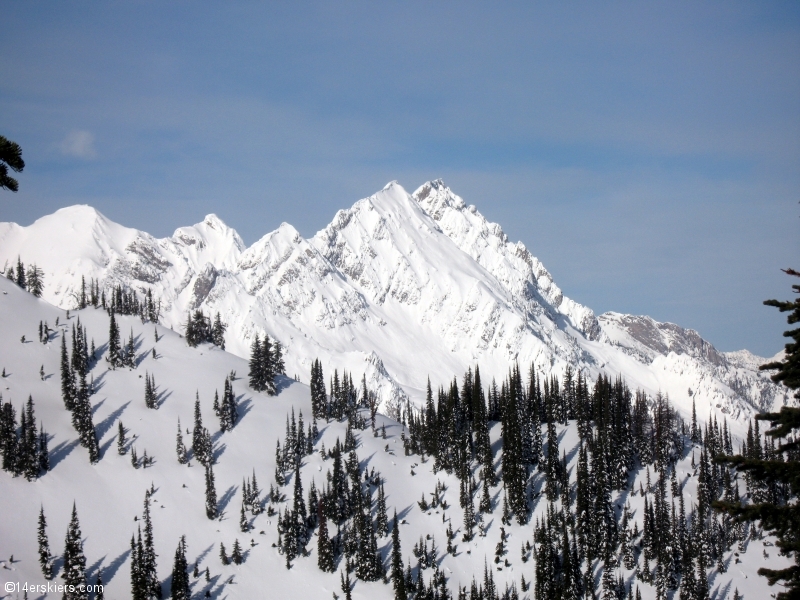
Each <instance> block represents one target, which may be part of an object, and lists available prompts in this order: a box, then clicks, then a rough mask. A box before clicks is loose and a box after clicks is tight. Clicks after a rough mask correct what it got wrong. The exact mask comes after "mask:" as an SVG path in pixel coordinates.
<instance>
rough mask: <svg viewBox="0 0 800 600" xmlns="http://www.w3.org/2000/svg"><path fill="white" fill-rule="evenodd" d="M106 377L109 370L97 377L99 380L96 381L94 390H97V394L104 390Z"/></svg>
mask: <svg viewBox="0 0 800 600" xmlns="http://www.w3.org/2000/svg"><path fill="white" fill-rule="evenodd" d="M106 375H108V369H106V370H105V371H103V372H102V373H100V375H99V376H98V377H97V379H95V380H94V390H95V392H97V391H99V390H101V389H103V386H104V385H105V378H106Z"/></svg>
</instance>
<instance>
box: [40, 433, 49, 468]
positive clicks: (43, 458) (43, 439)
mask: <svg viewBox="0 0 800 600" xmlns="http://www.w3.org/2000/svg"><path fill="white" fill-rule="evenodd" d="M39 469H41V470H42V471H44V472H45V473H46V472H47V471H49V470H50V452H49V451H48V449H47V432H46V431H45V430H44V427H43V426H42V425H41V423H40V424H39Z"/></svg>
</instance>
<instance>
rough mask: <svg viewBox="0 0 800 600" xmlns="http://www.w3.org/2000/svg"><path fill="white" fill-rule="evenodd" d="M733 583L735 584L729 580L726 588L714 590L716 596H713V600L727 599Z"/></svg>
mask: <svg viewBox="0 0 800 600" xmlns="http://www.w3.org/2000/svg"><path fill="white" fill-rule="evenodd" d="M731 583H733V582H731V581H730V580H728V583H727V584H726V585H725V587H723V588H720V589H716V590H714V595H713V596H711V600H724V599H725V598H727V597H728V592H730V591H731Z"/></svg>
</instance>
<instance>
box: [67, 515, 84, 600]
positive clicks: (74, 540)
mask: <svg viewBox="0 0 800 600" xmlns="http://www.w3.org/2000/svg"><path fill="white" fill-rule="evenodd" d="M61 578H62V579H63V580H64V587H65V591H64V600H88V599H89V594H88V592H87V591H86V556H85V555H84V554H83V539H82V536H81V526H80V523H79V522H78V509H77V508H76V506H75V503H74V502H73V504H72V517H71V518H70V521H69V527H68V528H67V536H66V539H65V540H64V570H63V572H62V573H61Z"/></svg>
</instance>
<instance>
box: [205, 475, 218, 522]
mask: <svg viewBox="0 0 800 600" xmlns="http://www.w3.org/2000/svg"><path fill="white" fill-rule="evenodd" d="M206 516H207V517H208V518H209V519H214V518H216V517H217V490H216V487H215V485H214V471H213V470H212V468H211V463H210V462H209V463H207V464H206Z"/></svg>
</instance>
